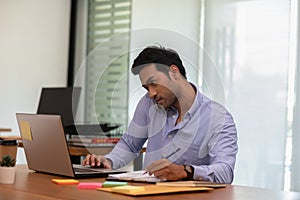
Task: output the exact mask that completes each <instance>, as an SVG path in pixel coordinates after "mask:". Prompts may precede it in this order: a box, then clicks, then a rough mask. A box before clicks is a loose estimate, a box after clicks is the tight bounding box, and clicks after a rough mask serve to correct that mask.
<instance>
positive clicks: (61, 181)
mask: <svg viewBox="0 0 300 200" xmlns="http://www.w3.org/2000/svg"><path fill="white" fill-rule="evenodd" d="M52 182H53V183H56V184H58V185H76V184H78V183H79V181H78V180H75V179H52Z"/></svg>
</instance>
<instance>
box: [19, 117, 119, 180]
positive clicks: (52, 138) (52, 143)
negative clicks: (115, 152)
mask: <svg viewBox="0 0 300 200" xmlns="http://www.w3.org/2000/svg"><path fill="white" fill-rule="evenodd" d="M16 117H17V122H18V126H19V130H20V134H21V138H22V142H23V146H24V151H25V156H26V159H27V164H28V168H29V169H31V170H35V171H37V172H44V173H50V174H56V175H61V176H67V177H76V178H81V177H107V176H108V175H109V174H115V173H123V172H125V171H122V170H109V169H104V168H91V167H85V166H81V165H74V164H72V163H71V159H70V154H69V149H68V146H67V141H66V137H65V133H64V129H63V126H62V121H61V116H60V115H41V114H25V113H17V114H16Z"/></svg>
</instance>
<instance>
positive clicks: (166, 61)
mask: <svg viewBox="0 0 300 200" xmlns="http://www.w3.org/2000/svg"><path fill="white" fill-rule="evenodd" d="M151 63H153V64H155V65H156V69H157V70H159V71H162V72H164V73H167V71H166V68H165V67H162V66H168V67H170V66H171V65H176V66H177V67H178V69H179V72H180V74H181V75H182V76H183V77H184V78H185V79H186V72H185V68H184V66H183V64H182V61H181V59H180V57H179V55H178V53H177V52H176V51H174V50H172V49H166V48H164V47H161V46H148V47H146V48H145V49H144V50H143V51H142V52H141V53H140V54H139V55H138V57H137V58H136V59H135V60H134V62H133V64H132V67H131V72H132V73H133V74H134V75H137V74H138V73H139V72H140V71H141V69H142V68H143V67H145V65H146V64H151Z"/></svg>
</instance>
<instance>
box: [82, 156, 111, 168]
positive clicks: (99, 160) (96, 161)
mask: <svg viewBox="0 0 300 200" xmlns="http://www.w3.org/2000/svg"><path fill="white" fill-rule="evenodd" d="M82 165H83V166H85V165H90V166H91V167H103V168H106V169H111V168H112V167H111V166H112V163H111V162H110V161H109V160H108V159H106V158H105V157H104V156H101V155H94V154H88V155H87V156H86V157H85V159H84V160H83V161H82Z"/></svg>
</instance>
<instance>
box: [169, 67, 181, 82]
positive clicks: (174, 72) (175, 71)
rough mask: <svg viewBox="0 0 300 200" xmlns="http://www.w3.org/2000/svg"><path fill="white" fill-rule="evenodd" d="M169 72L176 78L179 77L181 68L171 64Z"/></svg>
mask: <svg viewBox="0 0 300 200" xmlns="http://www.w3.org/2000/svg"><path fill="white" fill-rule="evenodd" d="M169 73H170V76H172V77H174V78H175V79H177V78H178V76H179V75H180V73H179V69H178V67H177V66H176V65H171V66H170V70H169Z"/></svg>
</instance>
